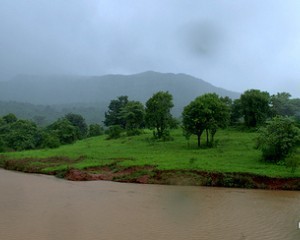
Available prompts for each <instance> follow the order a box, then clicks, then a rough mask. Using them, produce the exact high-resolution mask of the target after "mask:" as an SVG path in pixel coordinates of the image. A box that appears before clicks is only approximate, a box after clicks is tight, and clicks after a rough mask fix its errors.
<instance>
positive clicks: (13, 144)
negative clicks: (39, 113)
mask: <svg viewBox="0 0 300 240" xmlns="http://www.w3.org/2000/svg"><path fill="white" fill-rule="evenodd" d="M7 130H8V131H7V133H6V134H5V135H4V139H5V142H6V144H7V147H8V148H11V149H14V150H17V151H21V150H26V149H34V148H35V147H36V145H37V140H38V129H37V126H36V124H35V123H34V122H31V121H28V120H17V121H16V122H12V123H10V124H9V127H8V128H7Z"/></svg>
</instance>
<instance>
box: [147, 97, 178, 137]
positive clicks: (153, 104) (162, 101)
mask: <svg viewBox="0 0 300 240" xmlns="http://www.w3.org/2000/svg"><path fill="white" fill-rule="evenodd" d="M173 106H174V104H173V96H172V95H171V94H170V93H169V92H163V91H160V92H157V93H155V94H153V96H152V97H151V98H150V99H149V100H148V101H147V102H146V115H145V121H146V126H147V127H149V128H150V129H154V132H153V134H154V137H155V138H158V139H161V138H164V137H167V136H168V134H169V132H168V130H169V128H170V124H171V123H172V114H171V108H172V107H173Z"/></svg>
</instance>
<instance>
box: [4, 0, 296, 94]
mask: <svg viewBox="0 0 300 240" xmlns="http://www.w3.org/2000/svg"><path fill="white" fill-rule="evenodd" d="M299 12H300V2H299V1H297V0H295V1H292V0H290V1H286V0H285V1H279V0H277V1H275V0H272V1H271V0H270V1H268V0H265V1H259V0H245V1H242V0H240V1H236V0H226V1H213V0H202V1H198V0H195V1H192V0H190V1H175V0H164V1H159V0H151V1H150V0H149V1H146V0H144V1H141V0H136V1H133V0H132V1H130V0H127V1H121V0H120V1H112V0H109V1H108V0H107V1H96V0H90V1H78V0H72V1H71V0H68V1H67V0H66V1H61V0H51V1H49V0H40V1H34V0H27V1H21V0H2V1H1V5H0V15H1V21H0V31H1V38H0V53H1V54H0V79H1V80H8V79H10V78H12V77H14V76H15V75H18V74H34V75H35V74H39V75H40V74H42V75H49V74H54V75H81V76H94V75H104V74H109V73H113V74H115V73H119V74H133V73H138V72H143V71H147V70H153V71H158V72H172V73H186V74H190V75H193V76H195V77H198V78H202V79H204V80H205V81H208V82H210V83H212V84H214V85H216V86H219V87H223V88H226V89H229V90H232V91H238V92H243V91H245V90H246V89H250V88H259V89H261V90H266V91H269V92H270V93H276V92H282V91H287V92H290V93H291V94H292V95H293V97H300V71H299V69H300V45H299V42H300V31H299V29H300V15H299Z"/></svg>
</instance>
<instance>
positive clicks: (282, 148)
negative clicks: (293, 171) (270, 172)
mask: <svg viewBox="0 0 300 240" xmlns="http://www.w3.org/2000/svg"><path fill="white" fill-rule="evenodd" d="M299 140H300V130H299V128H297V127H296V126H295V123H294V121H293V120H292V119H290V118H288V117H282V116H277V117H275V118H273V119H272V120H271V121H270V122H269V123H268V125H267V127H265V128H262V129H261V130H260V134H259V137H258V139H257V148H258V149H261V151H262V155H263V159H264V160H265V161H269V162H275V163H277V162H279V161H282V160H285V158H286V157H287V156H289V155H291V154H292V153H293V152H294V151H295V150H296V147H297V145H298V144H299Z"/></svg>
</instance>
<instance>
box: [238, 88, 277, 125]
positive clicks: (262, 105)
mask: <svg viewBox="0 0 300 240" xmlns="http://www.w3.org/2000/svg"><path fill="white" fill-rule="evenodd" d="M240 100H241V108H242V113H243V116H244V120H245V124H246V126H247V127H256V126H257V125H261V124H264V123H265V121H266V120H267V118H268V117H269V116H270V113H271V111H270V94H269V93H268V92H261V91H260V90H257V89H251V90H247V91H245V92H244V93H243V94H242V95H241V98H240Z"/></svg>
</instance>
